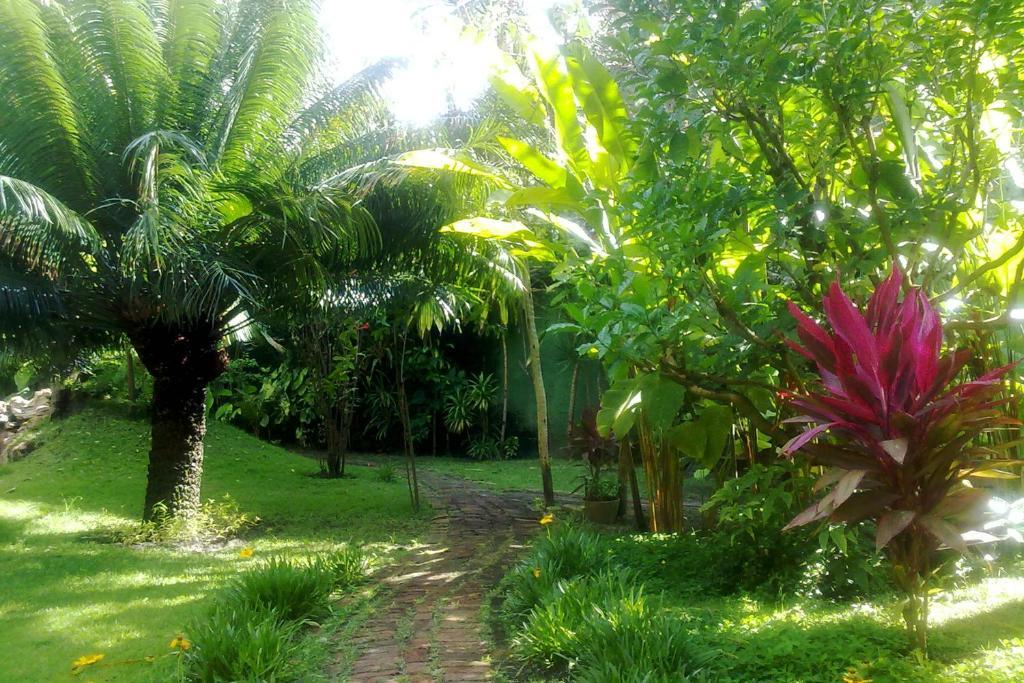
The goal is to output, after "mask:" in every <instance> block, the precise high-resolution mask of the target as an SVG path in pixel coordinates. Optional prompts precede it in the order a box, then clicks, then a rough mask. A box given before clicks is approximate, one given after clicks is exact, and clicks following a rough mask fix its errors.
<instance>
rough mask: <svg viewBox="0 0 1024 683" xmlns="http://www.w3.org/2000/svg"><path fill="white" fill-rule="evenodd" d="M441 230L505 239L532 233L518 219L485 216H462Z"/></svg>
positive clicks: (485, 237)
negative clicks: (499, 218) (510, 219)
mask: <svg viewBox="0 0 1024 683" xmlns="http://www.w3.org/2000/svg"><path fill="white" fill-rule="evenodd" d="M441 232H457V233H462V234H464V235H473V236H474V237H481V238H484V239H507V238H509V237H512V236H525V235H532V234H533V233H532V232H531V231H530V229H529V228H528V227H526V226H525V225H523V224H522V223H520V222H519V221H502V220H498V219H496V218H487V217H486V216H475V217H473V218H464V219H462V220H460V221H455V222H454V223H449V224H448V225H446V226H444V227H442V228H441Z"/></svg>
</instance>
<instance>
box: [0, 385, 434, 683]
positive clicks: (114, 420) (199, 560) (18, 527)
mask: <svg viewBox="0 0 1024 683" xmlns="http://www.w3.org/2000/svg"><path fill="white" fill-rule="evenodd" d="M42 436H43V439H44V442H43V445H42V446H41V447H40V448H39V450H37V451H35V452H34V453H32V454H31V455H30V456H29V457H28V458H27V459H25V460H23V461H20V462H17V463H13V464H9V465H5V466H2V467H0V577H2V581H3V591H2V592H0V632H2V633H3V634H4V639H5V649H6V651H7V653H8V654H7V656H4V657H0V681H27V682H32V681H61V680H89V681H115V680H116V681H136V680H167V679H168V676H169V674H170V672H172V671H173V668H169V667H173V660H171V658H168V657H167V656H166V655H167V654H168V653H169V652H171V650H170V649H169V643H170V641H171V640H172V639H173V638H174V636H175V635H176V634H178V633H180V632H181V631H182V630H183V628H184V627H185V625H186V624H187V622H188V621H189V619H190V618H191V617H192V616H193V615H196V614H198V613H201V611H202V610H204V609H206V606H207V604H208V601H207V600H206V598H207V596H209V595H210V593H211V592H213V591H215V590H217V589H218V588H219V587H221V586H222V585H223V584H224V583H225V581H227V580H228V579H229V578H230V577H232V576H234V575H236V574H237V573H238V572H240V571H243V570H244V569H245V568H246V567H247V566H250V565H251V563H252V562H254V561H258V560H259V559H260V558H263V557H268V556H272V555H284V556H304V555H309V554H312V553H315V552H320V551H328V550H331V549H337V548H339V547H341V546H342V545H344V544H347V543H356V544H359V545H361V546H363V547H366V548H368V550H369V551H370V552H371V553H376V554H377V555H378V556H379V557H382V558H386V557H387V556H389V555H390V554H391V553H393V552H395V551H396V550H398V549H400V548H401V547H403V546H405V545H408V544H412V543H414V542H415V540H416V539H417V537H419V536H420V535H421V534H422V532H423V531H424V530H425V528H426V524H427V521H428V520H429V517H430V514H429V511H426V510H424V511H423V512H421V514H419V515H413V514H412V513H411V511H410V507H409V502H408V493H407V491H406V487H405V484H404V481H402V480H400V479H399V480H398V481H395V482H391V483H383V482H380V481H378V480H377V478H376V477H375V476H374V474H373V472H372V471H370V470H369V469H367V468H365V467H359V466H354V467H352V468H351V470H350V472H351V473H352V475H353V477H352V478H349V479H344V480H325V479H319V478H315V477H313V476H311V475H312V474H314V473H315V472H316V470H317V467H316V464H315V462H313V461H311V460H309V459H306V458H303V457H300V456H297V455H295V454H292V453H289V452H287V451H285V450H283V449H281V448H278V447H275V446H273V445H270V444H266V443H263V442H261V441H259V440H257V439H255V438H254V437H252V436H250V435H248V434H246V433H244V432H242V431H240V430H237V429H235V428H232V427H228V426H225V425H222V424H218V423H212V424H211V425H210V431H209V434H208V437H207V451H206V471H205V475H204V479H203V498H204V499H219V498H222V497H223V496H224V495H230V496H231V498H232V499H234V501H235V502H236V503H237V504H238V507H239V508H240V509H241V510H242V511H243V512H245V513H247V514H250V515H256V516H258V517H259V518H260V519H261V520H262V521H261V522H260V524H259V525H258V527H257V528H256V529H254V530H253V531H251V532H249V533H248V534H247V537H246V538H245V540H244V543H245V545H246V546H247V547H250V548H252V549H253V551H254V553H253V558H252V559H250V560H246V559H244V558H242V557H241V556H240V554H239V547H238V546H237V545H236V546H234V547H231V548H225V549H223V550H220V551H218V552H209V553H199V552H183V551H176V550H172V549H169V548H166V547H149V548H133V547H128V546H126V545H122V544H118V543H115V542H112V541H111V540H110V538H111V533H112V532H113V531H115V530H117V529H119V528H125V527H126V526H127V525H131V524H132V523H134V522H135V520H137V519H138V518H139V516H140V515H141V511H142V502H143V495H144V489H145V476H146V459H147V452H148V444H149V426H148V423H147V422H146V421H145V420H139V419H129V418H128V417H127V414H126V413H125V411H124V409H123V408H120V407H117V406H114V405H106V404H101V405H98V406H94V407H91V408H89V409H87V410H85V411H83V412H81V413H79V414H76V415H74V416H72V417H70V418H68V419H66V420H63V421H59V422H52V423H50V424H48V425H47V426H46V427H45V428H44V431H43V434H42ZM90 654H102V655H103V656H104V657H103V659H102V660H101V661H100V662H98V663H97V664H94V665H92V666H90V667H88V668H87V669H85V670H84V671H83V672H82V673H81V674H80V675H79V676H77V677H76V676H72V671H71V668H72V662H73V661H74V660H75V659H77V658H78V657H80V656H83V655H90ZM147 657H155V658H156V661H155V663H151V662H148V661H146V658H147Z"/></svg>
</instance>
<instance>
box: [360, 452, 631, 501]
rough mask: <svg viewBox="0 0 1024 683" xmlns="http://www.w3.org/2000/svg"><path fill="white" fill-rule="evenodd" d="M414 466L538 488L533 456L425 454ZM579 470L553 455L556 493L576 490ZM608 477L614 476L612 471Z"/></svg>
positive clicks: (499, 487) (493, 485)
mask: <svg viewBox="0 0 1024 683" xmlns="http://www.w3.org/2000/svg"><path fill="white" fill-rule="evenodd" d="M382 457H384V456H366V457H362V456H359V457H356V458H355V462H363V461H365V460H366V459H367V458H371V459H376V460H379V459H381V458H382ZM391 460H392V462H393V463H394V465H395V467H396V468H400V467H402V466H403V465H402V463H403V462H404V461H402V460H401V459H399V458H392V459H391ZM416 466H417V467H418V468H422V469H424V470H427V471H430V472H437V473H439V474H444V475H448V476H454V477H462V478H464V479H469V480H470V481H475V482H477V483H479V484H481V485H483V486H486V487H487V488H490V489H494V490H496V491H538V492H539V491H540V490H541V480H540V465H539V464H538V462H537V459H536V458H529V459H526V458H517V459H515V460H484V461H478V460H470V459H467V458H452V457H447V456H429V455H425V456H420V457H417V458H416ZM582 473H583V467H582V466H581V465H580V464H579V463H578V462H573V461H571V460H566V459H565V458H554V459H552V461H551V478H552V481H553V482H554V485H555V491H556V492H558V493H571V492H572V491H573V490H574V489H576V487H577V486H579V484H580V481H579V477H580V475H581V474H582ZM611 476H615V475H614V473H613V474H612V475H611Z"/></svg>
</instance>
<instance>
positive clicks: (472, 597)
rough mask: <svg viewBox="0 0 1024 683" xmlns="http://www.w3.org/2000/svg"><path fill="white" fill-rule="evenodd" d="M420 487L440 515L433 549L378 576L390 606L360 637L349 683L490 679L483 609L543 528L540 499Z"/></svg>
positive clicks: (457, 485) (461, 487)
mask: <svg viewBox="0 0 1024 683" xmlns="http://www.w3.org/2000/svg"><path fill="white" fill-rule="evenodd" d="M420 481H421V483H422V484H423V489H424V491H423V492H424V493H425V494H426V496H427V497H428V499H429V500H430V502H431V504H432V505H433V506H434V508H435V509H436V510H437V511H438V514H437V516H436V517H435V518H434V520H433V524H432V528H431V532H430V536H429V542H428V543H427V544H426V545H425V546H423V547H421V548H418V549H417V550H416V551H414V552H413V553H412V554H411V556H410V557H409V559H408V560H407V561H405V562H402V563H400V564H398V565H395V566H392V567H389V568H388V569H387V570H386V573H385V574H383V575H382V576H381V577H380V580H382V581H383V582H384V583H385V584H386V585H388V586H389V588H390V594H389V595H388V596H387V597H386V600H387V601H388V603H387V606H386V607H385V608H384V609H383V610H382V611H381V612H380V613H379V614H377V615H375V616H374V617H373V618H371V620H370V621H369V622H368V623H367V625H366V627H365V628H364V629H363V630H362V631H361V632H360V633H359V635H358V636H357V638H356V641H355V643H356V645H357V646H358V647H359V650H360V654H359V655H358V657H357V658H356V660H355V663H354V664H353V665H352V668H351V672H350V673H349V675H348V680H349V681H353V682H357V681H358V682H359V683H363V682H378V681H381V682H383V681H408V682H410V683H420V682H428V681H429V682H447V681H452V682H454V681H489V680H492V669H491V664H490V662H489V650H488V643H487V639H486V637H485V633H486V631H485V626H484V624H482V623H481V621H480V610H481V607H482V605H483V601H484V599H485V595H486V593H487V592H488V591H489V590H490V589H491V588H492V587H493V586H494V585H495V584H496V583H497V581H498V580H500V578H501V576H502V574H503V573H504V571H505V569H506V568H507V566H508V564H509V563H510V562H512V561H513V560H514V559H515V557H516V555H517V553H518V552H519V551H520V550H521V549H522V544H523V542H524V541H525V540H526V539H527V538H528V537H529V536H530V535H532V534H534V533H537V532H538V531H539V530H540V528H541V527H540V526H539V525H538V524H537V520H538V519H539V518H540V513H538V512H536V511H535V510H534V509H533V507H532V501H533V499H534V498H535V497H536V494H532V493H522V492H509V493H498V492H495V491H488V490H485V489H481V488H480V487H479V486H477V485H476V484H474V483H472V482H469V481H466V480H462V479H456V478H452V477H444V476H441V475H437V474H430V473H425V474H423V475H421V478H420Z"/></svg>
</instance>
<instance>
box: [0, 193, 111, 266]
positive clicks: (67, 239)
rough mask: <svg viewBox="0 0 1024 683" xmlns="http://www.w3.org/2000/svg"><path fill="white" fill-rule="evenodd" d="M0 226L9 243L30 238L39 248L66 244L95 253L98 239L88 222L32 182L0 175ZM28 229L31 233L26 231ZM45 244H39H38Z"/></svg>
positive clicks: (94, 229)
mask: <svg viewBox="0 0 1024 683" xmlns="http://www.w3.org/2000/svg"><path fill="white" fill-rule="evenodd" d="M0 224H6V225H7V226H8V230H7V232H6V235H5V236H6V237H7V238H8V239H7V240H6V241H8V243H9V244H15V243H17V242H19V241H21V240H28V239H30V238H29V237H28V236H29V235H33V237H32V238H31V239H32V241H38V242H39V243H40V244H39V246H40V247H46V248H49V247H51V246H54V244H55V243H64V244H68V243H70V244H71V245H73V247H74V248H78V249H82V250H85V251H88V252H95V251H97V250H98V249H99V247H100V236H99V233H97V232H96V228H94V227H93V226H92V224H91V223H89V221H87V220H85V219H84V218H83V217H82V216H80V215H78V213H76V212H75V211H73V210H71V209H70V208H68V207H67V206H66V205H65V204H64V203H63V202H61V201H60V200H59V199H57V198H56V197H54V196H53V195H51V194H50V193H48V192H46V191H45V190H43V189H41V188H39V187H36V186H35V185H33V184H32V183H28V182H25V181H23V180H18V179H17V178H11V177H10V176H0ZM27 227H30V228H33V230H31V231H30V230H26V229H25V228H27ZM44 241H45V242H47V244H42V242H44Z"/></svg>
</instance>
